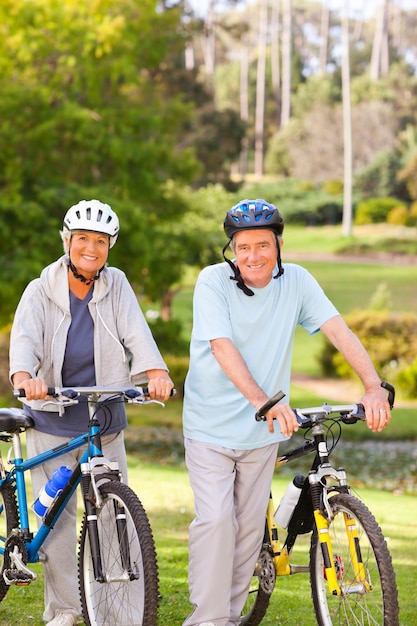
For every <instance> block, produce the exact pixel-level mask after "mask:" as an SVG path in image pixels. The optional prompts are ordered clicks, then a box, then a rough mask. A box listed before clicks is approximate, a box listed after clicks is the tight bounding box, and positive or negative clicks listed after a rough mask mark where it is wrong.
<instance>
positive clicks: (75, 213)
mask: <svg viewBox="0 0 417 626" xmlns="http://www.w3.org/2000/svg"><path fill="white" fill-rule="evenodd" d="M79 230H81V231H91V232H94V233H101V234H103V235H108V236H109V248H112V247H113V246H114V244H115V243H116V240H117V237H118V234H119V218H118V217H117V215H116V213H115V212H114V211H113V210H112V209H111V207H110V206H109V205H108V204H104V203H103V202H100V201H99V200H81V201H80V202H78V203H77V204H74V205H73V206H72V207H71V208H69V209H68V211H67V213H66V215H65V217H64V225H63V229H62V231H61V237H62V241H63V242H64V249H65V252H67V253H68V255H69V243H68V244H67V246H68V247H67V246H66V242H70V241H71V236H72V232H73V231H79ZM69 267H70V269H71V271H72V273H73V274H74V276H75V278H78V279H79V280H81V282H83V283H86V284H90V283H91V282H93V281H94V280H97V279H98V278H99V277H100V274H101V272H102V271H103V269H104V266H103V267H102V268H101V269H99V271H98V272H97V274H96V276H95V277H94V278H93V279H88V278H86V277H85V276H83V275H82V274H78V272H77V270H76V268H75V266H74V264H73V263H72V261H71V258H70V260H69Z"/></svg>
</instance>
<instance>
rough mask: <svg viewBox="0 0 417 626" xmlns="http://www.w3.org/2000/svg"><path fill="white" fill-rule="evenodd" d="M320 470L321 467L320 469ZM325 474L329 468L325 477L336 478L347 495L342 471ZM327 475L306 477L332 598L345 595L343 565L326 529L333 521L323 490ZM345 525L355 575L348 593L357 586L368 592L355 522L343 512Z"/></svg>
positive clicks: (314, 474) (325, 490)
mask: <svg viewBox="0 0 417 626" xmlns="http://www.w3.org/2000/svg"><path fill="white" fill-rule="evenodd" d="M322 469H323V468H322ZM330 469H331V472H330V473H328V468H326V469H325V472H327V476H331V477H332V478H336V479H337V480H338V482H339V485H340V486H341V487H342V488H343V489H344V490H345V491H346V492H348V487H347V484H346V474H345V471H344V470H343V469H339V470H333V468H330ZM325 475H326V474H324V473H323V475H320V471H319V473H316V472H314V473H312V474H311V475H310V476H309V480H310V484H311V496H312V501H313V509H314V520H315V523H316V528H317V534H318V539H319V542H320V547H321V552H322V556H323V564H324V575H325V578H326V580H327V584H328V587H329V591H330V593H331V594H332V595H334V596H341V595H342V594H344V593H345V589H344V586H343V585H342V584H341V581H342V579H343V568H344V564H343V563H342V562H341V560H340V559H341V556H340V555H338V554H335V553H334V552H333V548H332V542H331V538H330V533H329V528H330V525H331V523H332V521H333V518H334V515H333V510H332V508H331V505H330V504H329V500H328V497H327V495H328V491H327V489H326V487H323V484H324V483H323V477H324V476H325ZM343 518H344V522H345V529H346V537H347V542H348V546H349V555H350V561H351V565H352V569H353V571H354V574H355V582H356V585H355V587H352V585H351V586H350V587H351V590H353V589H354V588H355V589H356V587H358V588H361V589H365V590H366V591H369V583H368V581H367V579H366V575H365V568H364V564H363V561H362V555H361V550H360V545H359V535H358V529H357V523H356V519H355V518H353V517H351V516H350V515H348V514H347V513H346V512H344V513H343Z"/></svg>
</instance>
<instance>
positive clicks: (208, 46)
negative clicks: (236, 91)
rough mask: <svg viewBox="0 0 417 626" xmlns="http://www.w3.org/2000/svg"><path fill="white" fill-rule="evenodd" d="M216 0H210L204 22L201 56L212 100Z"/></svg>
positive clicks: (213, 92)
mask: <svg viewBox="0 0 417 626" xmlns="http://www.w3.org/2000/svg"><path fill="white" fill-rule="evenodd" d="M215 5H216V0H210V3H209V6H208V9H207V14H206V19H205V22H204V34H203V42H202V46H203V56H204V67H205V70H206V77H207V84H208V86H209V89H210V90H211V92H212V94H213V100H214V101H215V99H216V98H215V89H214V71H215V64H216V60H215V50H216V38H215V28H214V8H215Z"/></svg>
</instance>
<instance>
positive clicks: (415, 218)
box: [405, 202, 417, 226]
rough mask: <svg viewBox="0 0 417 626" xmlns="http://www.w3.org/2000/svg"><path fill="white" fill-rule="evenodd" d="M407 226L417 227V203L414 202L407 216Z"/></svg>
mask: <svg viewBox="0 0 417 626" xmlns="http://www.w3.org/2000/svg"><path fill="white" fill-rule="evenodd" d="M405 224H406V226H417V202H413V204H412V205H411V207H410V210H409V212H408V215H407V219H406V222H405Z"/></svg>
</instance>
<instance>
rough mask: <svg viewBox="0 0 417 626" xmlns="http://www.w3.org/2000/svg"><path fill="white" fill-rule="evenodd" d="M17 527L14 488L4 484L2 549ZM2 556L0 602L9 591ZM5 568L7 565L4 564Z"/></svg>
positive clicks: (0, 556)
mask: <svg viewBox="0 0 417 626" xmlns="http://www.w3.org/2000/svg"><path fill="white" fill-rule="evenodd" d="M18 527H19V513H18V509H17V502H16V493H15V490H14V486H13V485H11V484H9V483H4V484H3V485H2V486H1V487H0V546H1V547H2V548H3V549H4V546H5V543H6V539H7V537H8V536H9V535H10V533H11V532H12V530H13V529H14V528H18ZM4 561H5V559H4V555H3V554H0V564H1V569H0V602H1V601H2V600H3V598H4V596H5V595H6V593H7V592H8V590H9V585H7V584H6V582H5V580H4V578H3V571H4V567H5V562H4ZM6 567H7V564H6Z"/></svg>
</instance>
